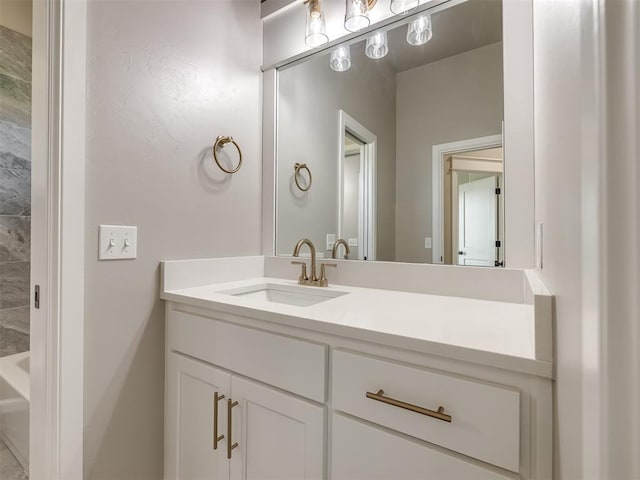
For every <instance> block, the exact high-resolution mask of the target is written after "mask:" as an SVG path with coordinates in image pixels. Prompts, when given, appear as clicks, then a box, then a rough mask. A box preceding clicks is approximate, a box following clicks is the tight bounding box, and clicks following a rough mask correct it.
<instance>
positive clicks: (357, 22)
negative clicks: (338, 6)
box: [344, 0, 371, 32]
mask: <svg viewBox="0 0 640 480" xmlns="http://www.w3.org/2000/svg"><path fill="white" fill-rule="evenodd" d="M370 24H371V21H370V20H369V3H368V2H367V0H347V6H346V9H345V14H344V28H346V29H347V30H348V31H350V32H357V31H358V30H362V29H363V28H367V27H368V26H369V25H370Z"/></svg>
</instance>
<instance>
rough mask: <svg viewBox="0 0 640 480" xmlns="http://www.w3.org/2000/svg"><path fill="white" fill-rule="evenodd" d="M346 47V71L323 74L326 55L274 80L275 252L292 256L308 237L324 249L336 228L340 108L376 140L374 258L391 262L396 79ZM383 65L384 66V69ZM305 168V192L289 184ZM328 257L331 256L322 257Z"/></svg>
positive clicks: (326, 67) (326, 69) (327, 70)
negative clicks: (296, 169) (298, 166)
mask: <svg viewBox="0 0 640 480" xmlns="http://www.w3.org/2000/svg"><path fill="white" fill-rule="evenodd" d="M361 47H362V45H361V44H358V45H354V46H353V47H352V48H351V57H352V67H351V69H350V70H348V71H346V72H334V71H333V70H331V69H330V68H329V57H328V56H321V57H316V58H314V59H313V60H311V61H308V62H304V63H301V64H299V65H296V66H295V67H293V68H290V69H286V70H283V71H281V72H280V74H279V90H280V93H279V100H278V129H279V130H278V214H277V225H276V231H277V253H278V254H290V253H291V252H292V251H293V247H294V246H295V244H296V242H297V241H298V240H299V239H300V238H304V237H308V238H310V239H311V241H312V242H313V243H314V244H315V245H316V248H317V249H318V251H325V247H326V237H325V235H326V234H327V233H337V228H338V217H337V212H338V206H337V205H338V193H337V192H338V190H337V187H338V146H339V142H341V141H342V139H339V138H338V133H339V132H338V130H339V128H338V125H339V113H338V112H339V110H341V109H342V110H344V111H345V112H347V113H348V114H349V115H350V116H352V117H353V118H354V119H355V120H357V121H358V122H360V123H361V124H362V125H364V126H365V127H366V128H367V129H368V130H370V131H371V132H373V133H374V134H375V135H376V136H377V138H378V144H377V145H378V151H377V237H376V240H377V257H376V258H377V259H378V260H393V259H394V255H395V246H394V240H395V239H394V235H393V229H390V228H388V226H389V225H393V224H394V222H395V219H394V215H395V206H394V205H395V98H394V97H393V95H389V94H388V92H393V91H395V73H394V71H393V69H392V68H391V67H389V68H380V65H379V64H378V63H377V62H372V61H371V60H370V59H368V58H366V57H365V55H364V49H363V48H361ZM383 65H384V64H383ZM295 162H300V163H306V164H307V165H308V166H309V168H310V169H311V173H312V175H313V184H312V186H311V189H310V190H309V191H308V192H306V193H303V192H301V191H300V190H298V189H297V188H296V187H295V184H294V183H293V164H294V163H295ZM325 253H326V254H330V252H326V251H325Z"/></svg>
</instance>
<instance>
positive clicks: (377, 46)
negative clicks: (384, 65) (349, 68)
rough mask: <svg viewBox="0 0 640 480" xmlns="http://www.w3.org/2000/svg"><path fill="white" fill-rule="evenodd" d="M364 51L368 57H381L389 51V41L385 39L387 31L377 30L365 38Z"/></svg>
mask: <svg viewBox="0 0 640 480" xmlns="http://www.w3.org/2000/svg"><path fill="white" fill-rule="evenodd" d="M364 53H365V54H366V55H367V57H369V58H374V59H378V58H382V57H384V56H385V55H386V54H387V53H389V42H388V41H387V32H378V33H376V34H374V35H372V36H370V37H369V38H367V46H366V47H365V50H364Z"/></svg>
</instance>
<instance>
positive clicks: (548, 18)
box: [534, 2, 595, 479]
mask: <svg viewBox="0 0 640 480" xmlns="http://www.w3.org/2000/svg"><path fill="white" fill-rule="evenodd" d="M580 22H581V19H580V6H579V4H578V2H541V3H540V4H535V5H534V31H535V32H545V33H544V34H543V35H538V34H537V35H535V37H534V42H535V43H534V55H535V63H534V69H535V79H534V85H535V93H534V98H535V117H534V118H535V162H536V163H535V166H536V182H535V188H536V191H535V199H536V207H535V211H536V221H537V222H540V223H543V224H544V225H543V228H544V243H543V255H544V257H543V262H544V263H543V265H544V266H543V268H542V272H541V273H542V276H543V278H544V280H545V282H546V283H547V286H548V288H549V289H550V290H551V292H553V293H554V294H555V295H556V302H555V314H556V332H555V333H556V362H557V363H556V371H557V381H556V389H555V397H554V400H555V412H556V422H554V423H555V427H556V428H555V435H554V436H555V445H554V447H555V459H554V460H555V468H554V471H555V476H556V478H562V479H577V478H587V476H588V473H589V472H586V471H584V470H583V466H582V462H583V460H584V459H583V455H584V451H583V444H582V439H583V435H584V434H585V433H586V432H585V431H584V430H583V424H582V417H583V395H584V392H583V370H584V368H585V365H584V363H583V338H582V335H583V325H582V320H583V317H582V314H583V289H582V249H583V242H582V240H583V239H582V222H581V208H582V203H581V202H582V195H583V192H582V187H581V171H582V168H583V166H582V159H581V155H580V152H581V150H582V144H581V134H582V131H581V122H580V118H581V114H582V113H583V112H584V111H583V107H582V102H583V100H584V98H583V95H582V92H581V88H580V85H581V83H582V82H581V79H580V75H581V68H582V65H581V63H580V60H581V43H580V33H581V32H580V28H581V23H580ZM577 152H578V153H577ZM593 474H595V472H593ZM592 478H595V476H593V477H592Z"/></svg>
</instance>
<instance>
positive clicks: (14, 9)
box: [0, 0, 33, 37]
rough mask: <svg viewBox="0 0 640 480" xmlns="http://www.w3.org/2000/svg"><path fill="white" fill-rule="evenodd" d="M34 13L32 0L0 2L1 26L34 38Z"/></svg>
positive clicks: (6, 0)
mask: <svg viewBox="0 0 640 480" xmlns="http://www.w3.org/2000/svg"><path fill="white" fill-rule="evenodd" d="M32 13H33V3H32V0H2V1H0V25H2V26H4V27H7V28H10V29H11V30H14V31H16V32H18V33H21V34H23V35H26V36H27V37H31V36H32V35H31V34H32V30H33V27H32V23H33V22H32Z"/></svg>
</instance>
